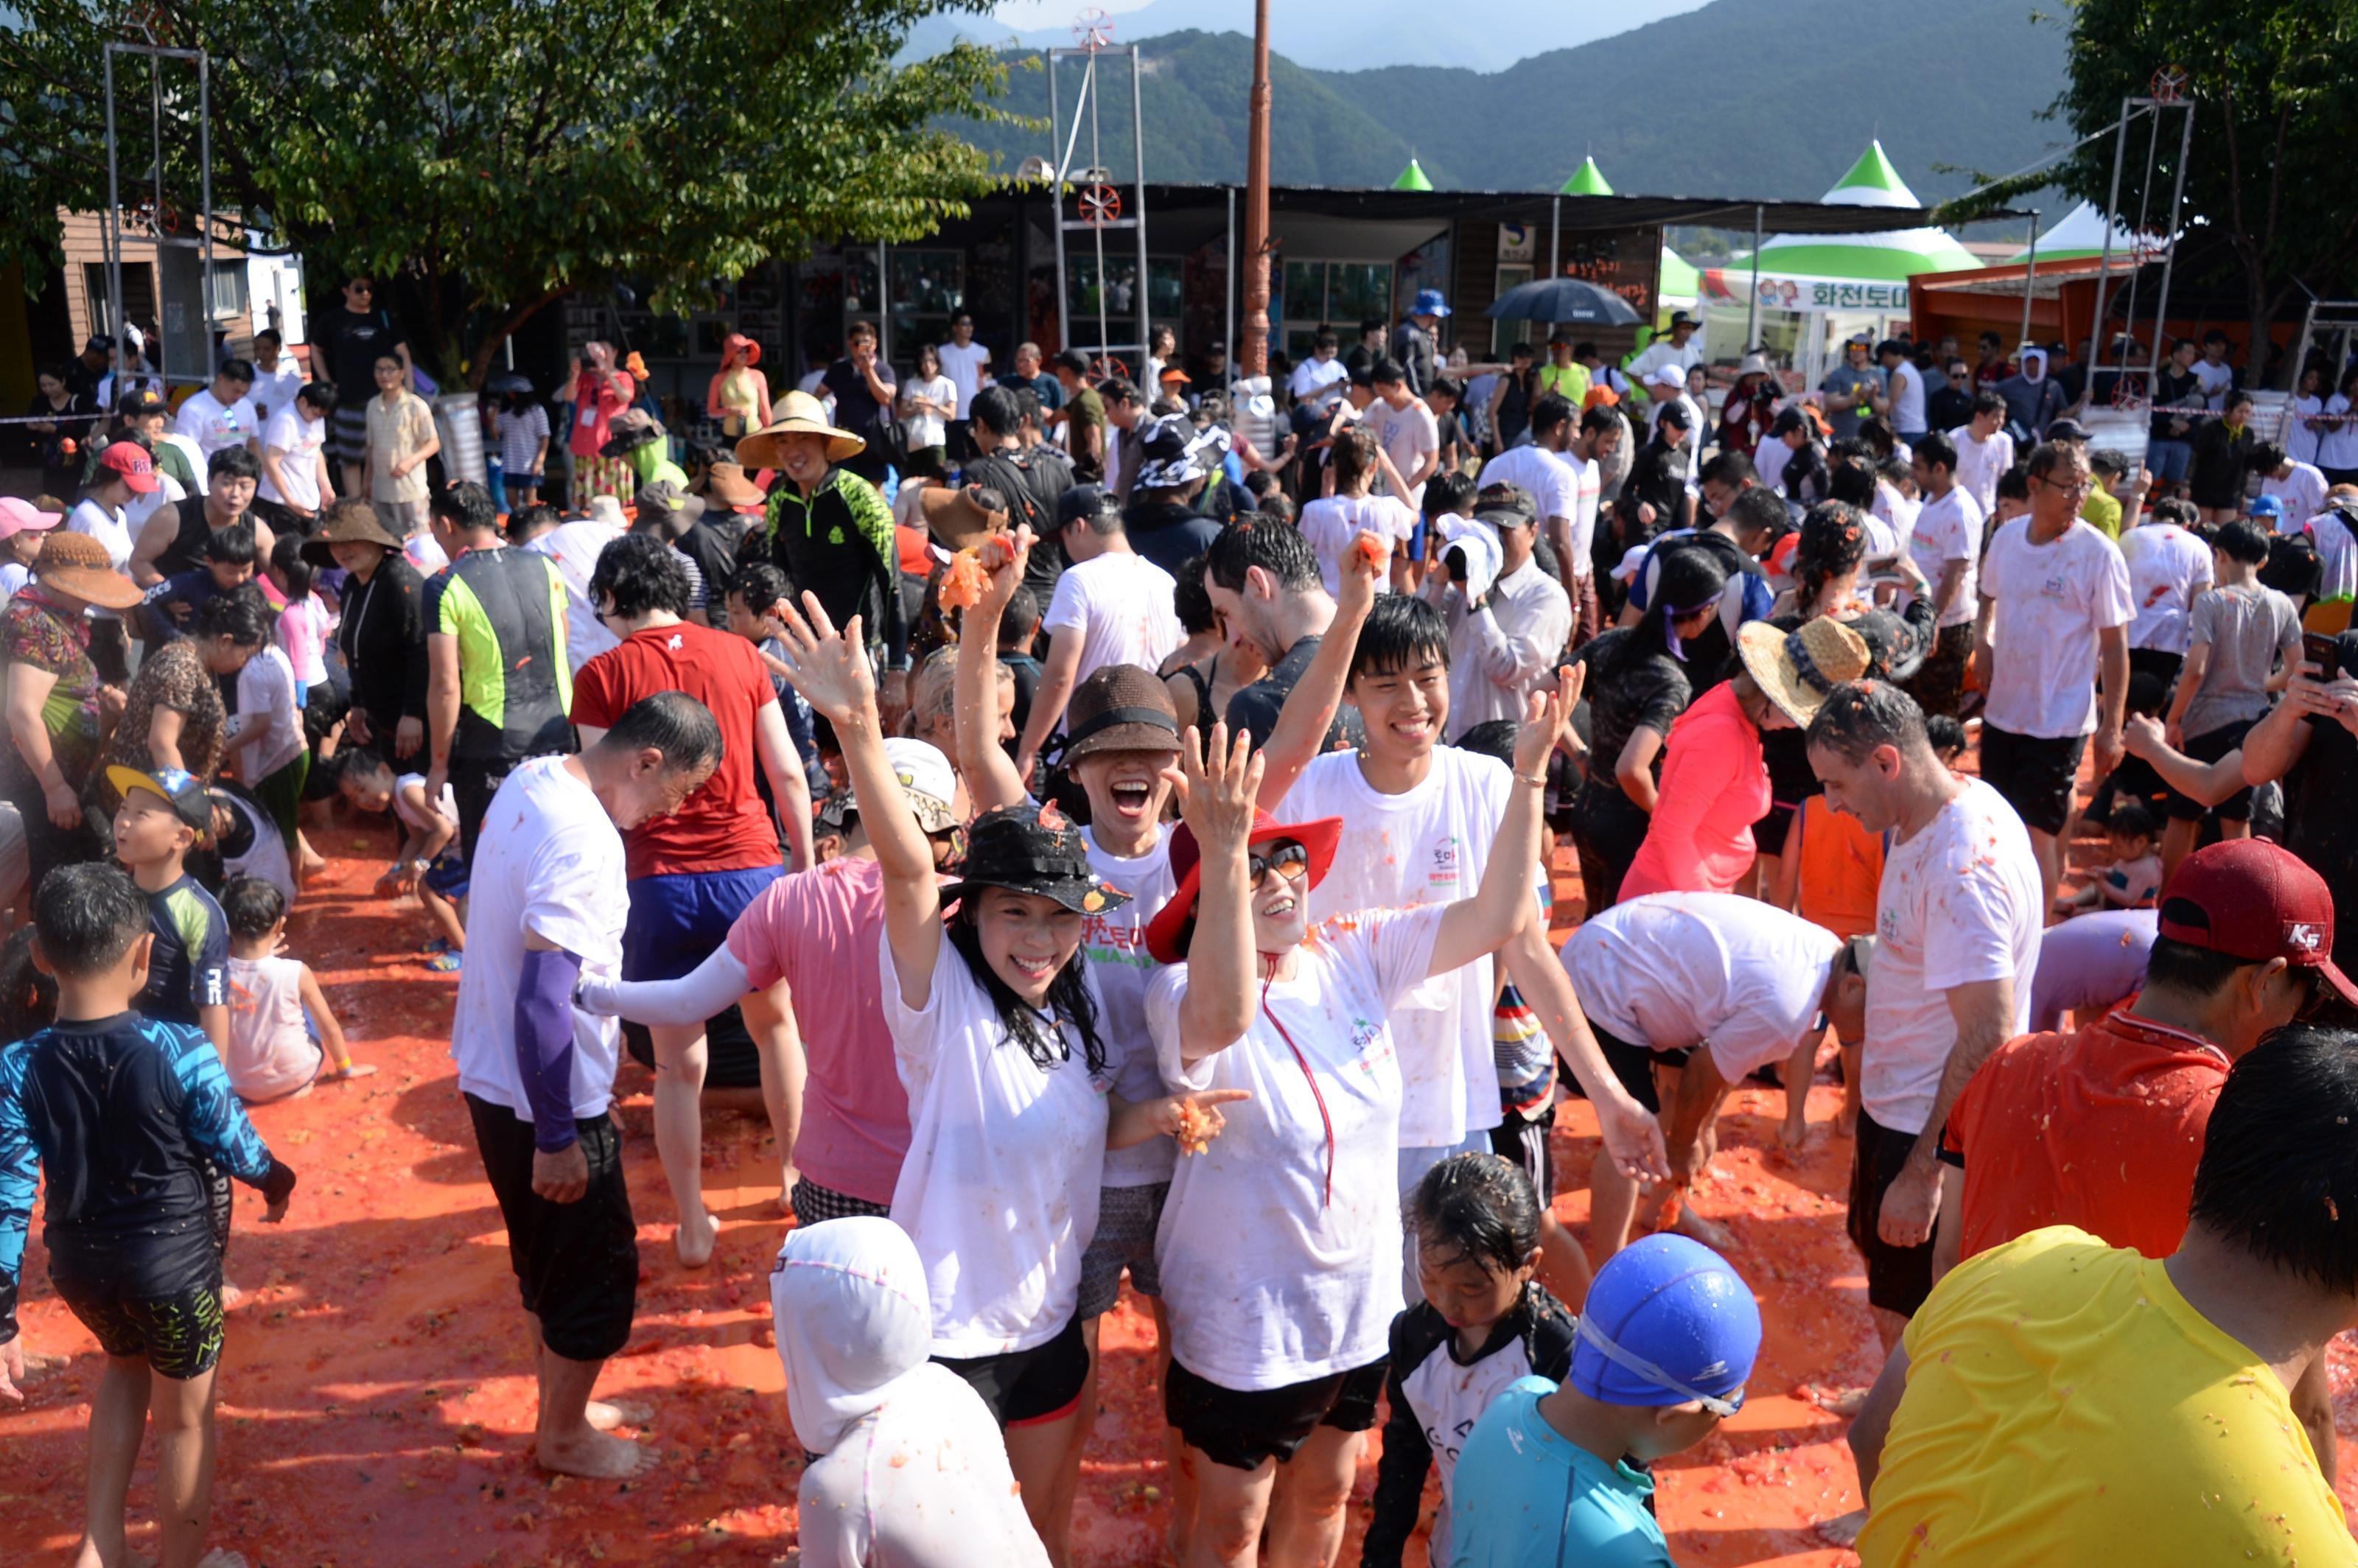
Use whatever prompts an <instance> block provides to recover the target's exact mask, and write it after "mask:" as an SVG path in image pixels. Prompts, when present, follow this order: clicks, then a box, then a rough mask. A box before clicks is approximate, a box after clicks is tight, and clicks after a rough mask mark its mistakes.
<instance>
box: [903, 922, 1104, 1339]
mask: <svg viewBox="0 0 2358 1568" xmlns="http://www.w3.org/2000/svg"><path fill="white" fill-rule="evenodd" d="M876 940H877V941H878V942H879V943H880V944H882V949H883V966H882V980H883V988H884V1023H885V1027H886V1028H887V1029H889V1030H891V1031H892V1060H893V1065H894V1066H895V1067H897V1068H898V1069H899V1071H900V1075H901V1085H902V1087H903V1088H905V1089H907V1090H908V1091H909V1152H908V1154H907V1156H906V1157H905V1158H903V1160H902V1162H901V1179H900V1181H899V1182H898V1183H897V1184H895V1185H894V1186H893V1188H892V1223H893V1224H895V1225H897V1226H899V1227H901V1228H902V1229H903V1230H905V1231H907V1232H908V1233H909V1239H911V1240H912V1241H914V1242H915V1243H916V1244H917V1256H918V1257H920V1258H922V1259H924V1260H925V1281H926V1285H927V1290H928V1293H929V1295H930V1297H931V1301H932V1306H933V1314H934V1349H933V1353H934V1354H935V1355H936V1356H937V1357H952V1358H956V1359H963V1358H968V1357H977V1356H1003V1355H1006V1354H1007V1353H1008V1352H1010V1351H1013V1350H1030V1349H1033V1347H1035V1346H1042V1345H1045V1344H1046V1343H1047V1342H1048V1341H1050V1340H1051V1339H1054V1338H1055V1337H1056V1336H1057V1335H1058V1334H1060V1333H1062V1332H1063V1331H1064V1327H1065V1325H1066V1324H1067V1323H1070V1322H1071V1321H1072V1318H1073V1313H1074V1311H1075V1309H1076V1308H1077V1307H1078V1306H1079V1305H1080V1299H1081V1252H1082V1250H1083V1249H1085V1248H1087V1246H1088V1244H1089V1238H1090V1237H1091V1236H1093V1235H1095V1234H1096V1233H1097V1228H1098V1182H1099V1180H1100V1178H1101V1177H1102V1176H1103V1174H1104V1171H1105V1152H1106V1148H1105V1143H1106V1116H1107V1110H1108V1107H1107V1104H1106V1092H1107V1089H1108V1088H1109V1087H1110V1086H1109V1084H1107V1083H1105V1082H1103V1081H1101V1080H1099V1079H1098V1078H1095V1077H1092V1076H1090V1073H1089V1066H1088V1058H1087V1056H1086V1055H1085V1054H1083V1051H1082V1044H1081V1037H1080V1032H1079V1031H1078V1030H1076V1029H1074V1028H1072V1027H1071V1026H1070V1025H1066V1026H1065V1029H1064V1037H1065V1046H1066V1048H1067V1049H1068V1050H1069V1052H1070V1054H1069V1055H1068V1056H1067V1057H1066V1058H1065V1060H1063V1061H1061V1062H1058V1063H1056V1064H1055V1065H1053V1066H1050V1067H1039V1066H1035V1065H1033V1061H1032V1058H1031V1056H1030V1055H1029V1054H1027V1053H1026V1052H1025V1051H1024V1049H1023V1047H1022V1045H1020V1044H1017V1043H1016V1042H1015V1041H1013V1040H1011V1039H1010V1038H1009V1037H1008V1033H1007V1026H1006V1025H1005V1024H1004V1023H1002V1022H1000V1017H999V1009H998V1008H997V1007H996V1006H995V1005H994V1004H993V1003H992V1001H991V1000H990V992H989V991H986V990H984V989H982V987H981V986H980V985H979V984H978V983H976V980H975V978H974V975H973V973H972V971H970V970H968V968H967V962H966V959H965V957H963V956H961V955H960V954H959V953H958V951H957V948H955V947H953V946H950V944H949V943H948V941H946V940H945V941H944V942H943V943H942V946H941V952H940V956H939V957H937V958H936V961H935V964H934V983H933V985H932V987H931V988H930V989H928V990H927V992H926V997H925V1007H924V1008H923V1009H922V1010H919V1009H914V1008H912V1007H910V1006H909V1005H908V1003H907V1002H905V1001H903V1000H902V997H901V977H900V973H899V971H898V970H897V969H896V968H894V966H893V962H892V938H891V936H889V935H883V934H881V933H880V934H879V935H878V936H877V938H876ZM1089 984H1090V986H1091V987H1092V989H1094V988H1095V986H1096V980H1095V979H1094V978H1092V979H1090V981H1089ZM1104 1011H1105V1010H1104V1007H1103V1006H1102V1005H1100V1006H1099V1007H1098V1014H1099V1016H1100V1017H1102V1016H1103V1015H1104Z"/></svg>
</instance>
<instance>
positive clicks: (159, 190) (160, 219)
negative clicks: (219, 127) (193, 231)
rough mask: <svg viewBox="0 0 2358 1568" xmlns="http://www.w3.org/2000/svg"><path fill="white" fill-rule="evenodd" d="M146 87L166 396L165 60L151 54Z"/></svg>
mask: <svg viewBox="0 0 2358 1568" xmlns="http://www.w3.org/2000/svg"><path fill="white" fill-rule="evenodd" d="M147 86H148V102H149V105H150V109H151V111H152V113H153V114H154V123H153V124H152V126H151V127H150V135H151V138H152V139H151V140H150V142H149V144H148V146H149V150H150V151H151V152H152V153H153V154H154V155H155V159H156V161H155V162H154V163H153V164H151V165H150V166H149V168H150V169H151V171H152V172H153V173H154V174H155V176H156V182H155V186H154V190H155V195H154V197H153V198H152V199H151V200H153V202H154V206H155V214H154V222H152V223H150V224H149V227H150V229H151V230H152V231H153V232H154V237H155V244H154V246H153V249H154V251H155V255H156V373H157V376H159V377H161V378H162V380H163V383H164V389H165V392H166V393H167V395H168V394H169V393H170V391H171V386H172V368H171V366H170V365H169V364H168V363H167V362H166V361H167V357H168V351H167V349H166V347H165V332H164V61H163V59H161V57H159V56H157V55H155V54H152V53H151V54H150V55H149V56H148V57H147Z"/></svg>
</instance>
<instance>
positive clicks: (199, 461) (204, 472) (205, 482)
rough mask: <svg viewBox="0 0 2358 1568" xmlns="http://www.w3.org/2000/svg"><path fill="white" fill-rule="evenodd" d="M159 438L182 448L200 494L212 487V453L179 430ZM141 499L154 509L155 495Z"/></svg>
mask: <svg viewBox="0 0 2358 1568" xmlns="http://www.w3.org/2000/svg"><path fill="white" fill-rule="evenodd" d="M256 428H257V429H259V428H260V427H258V426H257V427H256ZM158 439H159V440H166V441H169V442H171V443H172V445H174V446H176V447H178V448H179V449H180V456H182V457H184V458H186V459H187V460H189V474H190V475H192V476H193V477H194V478H195V480H196V481H197V493H198V494H199V495H202V494H204V493H205V492H206V491H208V490H210V489H211V487H212V468H211V456H212V454H211V453H210V452H208V451H206V450H205V449H203V448H202V447H200V446H198V445H197V443H196V442H195V441H194V440H193V439H191V438H189V437H188V436H185V435H183V434H182V433H181V432H179V431H178V430H167V431H165V432H164V433H163V435H162V436H160V437H158ZM157 477H159V478H161V479H162V480H163V481H164V482H165V483H166V484H167V485H170V484H172V483H173V482H175V481H173V479H172V478H171V476H170V475H168V474H159V475H158V476H157ZM139 499H140V500H144V501H146V502H148V503H150V504H151V509H152V503H154V501H155V499H156V498H155V497H154V496H153V495H148V496H142V497H140V498H139ZM170 499H172V500H175V501H177V500H178V499H179V497H178V496H173V497H171V498H170ZM133 504H134V508H136V505H137V503H136V502H135V503H133ZM144 521H146V519H145V518H134V519H133V522H134V524H138V523H140V522H144Z"/></svg>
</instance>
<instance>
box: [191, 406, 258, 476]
mask: <svg viewBox="0 0 2358 1568" xmlns="http://www.w3.org/2000/svg"><path fill="white" fill-rule="evenodd" d="M172 429H173V431H174V433H175V434H178V435H182V436H186V437H187V438H189V439H190V440H191V441H194V442H195V443H196V444H197V449H198V450H199V451H201V452H202V453H204V455H205V456H206V457H208V458H211V456H212V455H213V454H214V453H215V452H218V451H222V450H224V449H227V448H230V447H242V446H243V445H245V443H246V442H247V441H248V440H250V439H252V438H254V437H256V436H259V435H261V434H262V416H261V415H259V414H257V413H255V412H254V399H253V398H251V397H241V398H239V399H238V400H237V401H236V402H235V403H230V404H224V403H222V400H221V399H220V398H218V397H215V396H214V395H213V391H212V388H211V387H209V386H203V387H199V388H198V389H197V390H196V391H195V392H192V393H190V394H189V399H188V401H187V402H185V403H183V404H181V405H180V413H179V416H178V418H176V419H174V420H173V422H172ZM197 471H198V472H199V473H200V474H201V473H203V472H204V471H205V470H204V469H203V467H202V466H201V465H200V466H199V468H198V470H197Z"/></svg>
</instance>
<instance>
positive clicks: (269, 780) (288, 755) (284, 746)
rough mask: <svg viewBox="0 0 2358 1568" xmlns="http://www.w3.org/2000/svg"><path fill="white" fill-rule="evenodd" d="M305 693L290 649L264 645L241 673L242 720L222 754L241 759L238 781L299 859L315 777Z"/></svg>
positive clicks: (232, 727)
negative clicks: (300, 811) (304, 810)
mask: <svg viewBox="0 0 2358 1568" xmlns="http://www.w3.org/2000/svg"><path fill="white" fill-rule="evenodd" d="M302 690H303V688H302V687H300V686H299V685H297V682H296V679H295V666H294V665H293V664H292V663H291V662H290V661H289V660H288V659H287V650H286V649H284V648H282V647H279V646H278V645H277V643H275V642H271V643H264V644H263V645H262V647H260V648H259V649H257V650H255V652H254V654H252V655H251V656H249V657H248V658H247V659H246V661H245V663H244V665H243V666H242V667H241V668H240V669H239V670H238V672H237V716H236V717H235V718H233V719H231V720H230V722H229V727H228V728H227V729H226V730H222V754H223V755H225V756H230V757H234V758H235V759H236V762H237V776H238V778H239V779H240V780H241V781H243V784H245V787H246V788H247V789H248V790H250V791H252V792H253V795H254V799H256V800H258V801H260V802H261V803H262V805H263V807H264V809H265V810H267V811H268V812H269V813H270V818H271V820H272V821H273V822H274V823H276V825H277V827H278V837H279V839H280V840H281V841H282V842H283V843H284V844H285V845H286V846H287V853H288V854H289V855H297V856H298V858H299V851H298V849H297V844H298V842H299V838H298V834H297V825H296V819H295V818H296V810H297V807H298V806H301V805H302V802H303V782H304V781H305V780H306V779H308V778H309V777H310V775H311V748H310V744H309V742H308V741H307V740H306V739H305V738H304V734H303V708H302V703H301V701H300V693H301V692H302ZM312 859H315V860H316V859H318V857H317V856H313V857H312Z"/></svg>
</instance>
